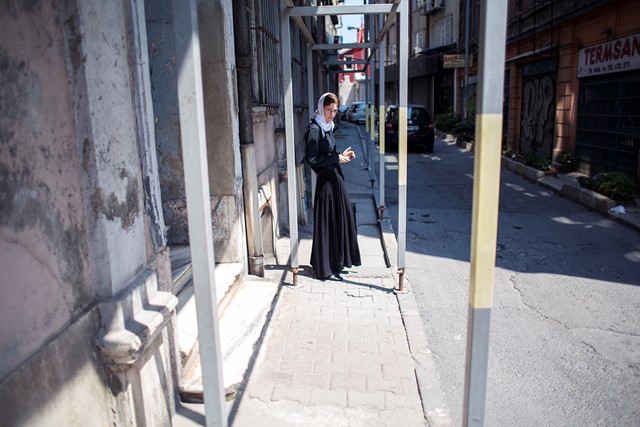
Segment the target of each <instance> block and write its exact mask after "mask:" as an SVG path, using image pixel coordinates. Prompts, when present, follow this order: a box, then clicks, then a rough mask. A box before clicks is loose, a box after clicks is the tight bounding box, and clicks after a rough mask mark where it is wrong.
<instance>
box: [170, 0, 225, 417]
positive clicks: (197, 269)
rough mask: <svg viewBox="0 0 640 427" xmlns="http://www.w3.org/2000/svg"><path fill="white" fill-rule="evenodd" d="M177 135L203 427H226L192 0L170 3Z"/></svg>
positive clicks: (205, 151) (196, 33) (196, 25)
mask: <svg viewBox="0 0 640 427" xmlns="http://www.w3.org/2000/svg"><path fill="white" fill-rule="evenodd" d="M173 25H174V36H175V47H176V52H180V53H183V56H182V58H181V59H180V61H178V65H179V67H180V69H179V71H178V101H179V109H180V135H181V138H182V144H181V145H182V156H183V159H184V180H185V190H186V196H187V218H188V221H189V246H190V247H191V266H192V269H193V287H194V292H195V299H196V316H197V322H198V342H199V345H200V358H201V359H202V364H201V367H202V385H203V389H204V410H205V417H206V425H207V426H208V427H213V426H223V427H224V426H226V425H227V416H226V412H227V411H226V406H225V396H224V382H223V378H222V352H221V347H220V333H219V330H218V325H219V323H218V307H217V303H216V301H217V299H216V286H215V262H214V260H215V257H214V253H213V230H212V229H211V203H210V198H209V197H210V191H209V167H208V165H207V144H206V134H205V127H204V99H203V94H202V74H201V73H202V71H201V70H202V66H201V63H200V40H199V37H198V17H197V8H196V0H190V1H180V0H174V1H173Z"/></svg>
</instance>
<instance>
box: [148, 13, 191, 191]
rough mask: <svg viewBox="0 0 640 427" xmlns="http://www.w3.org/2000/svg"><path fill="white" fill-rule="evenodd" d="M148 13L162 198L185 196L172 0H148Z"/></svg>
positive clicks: (152, 91) (150, 64) (152, 87)
mask: <svg viewBox="0 0 640 427" xmlns="http://www.w3.org/2000/svg"><path fill="white" fill-rule="evenodd" d="M145 16H146V21H147V22H146V23H147V42H148V49H149V68H150V70H151V93H152V97H153V110H154V122H155V131H156V132H155V133H156V144H157V152H158V168H159V169H160V187H161V190H162V199H163V200H171V199H176V198H181V199H184V197H185V196H184V195H185V189H184V167H183V164H182V148H181V146H180V112H179V110H178V92H177V90H178V89H177V83H176V80H177V75H178V71H179V70H178V65H177V63H176V55H175V49H174V44H173V43H174V42H173V37H174V36H173V17H172V15H171V1H170V0H145Z"/></svg>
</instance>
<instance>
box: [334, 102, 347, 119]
mask: <svg viewBox="0 0 640 427" xmlns="http://www.w3.org/2000/svg"><path fill="white" fill-rule="evenodd" d="M347 111H349V107H347V106H346V105H341V106H340V107H338V114H336V118H337V119H338V120H339V121H342V120H347Z"/></svg>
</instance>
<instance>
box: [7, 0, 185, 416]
mask: <svg viewBox="0 0 640 427" xmlns="http://www.w3.org/2000/svg"><path fill="white" fill-rule="evenodd" d="M139 6H140V4H139V3H138V2H136V1H132V2H103V1H101V0H84V1H78V2H75V1H68V2H64V4H63V5H60V4H58V3H56V2H53V3H41V2H36V3H24V2H4V3H3V5H2V6H0V28H2V30H1V31H2V34H1V35H2V36H1V37H0V68H1V69H2V72H1V73H0V94H1V95H0V99H2V104H1V105H0V108H2V112H1V114H0V117H1V118H0V143H1V144H2V151H1V152H0V177H1V179H0V253H2V256H0V271H2V272H3V274H2V277H1V279H0V280H1V286H0V300H1V301H2V310H0V399H2V402H3V410H2V422H1V423H2V424H3V425H4V424H5V423H6V425H12V426H13V425H34V426H35V425H69V424H73V425H169V423H170V420H171V414H172V413H173V411H174V396H175V394H174V393H175V382H174V379H175V373H176V369H177V364H176V360H177V359H176V357H175V351H174V350H173V349H174V348H175V346H174V345H172V340H173V329H172V326H171V325H172V319H173V318H174V317H175V311H174V309H175V304H176V303H177V300H175V297H173V296H172V295H171V294H168V293H166V292H163V291H162V289H168V288H169V287H170V283H167V282H168V281H170V280H171V276H170V273H168V271H169V270H170V266H169V259H168V254H167V250H166V248H165V247H163V246H158V243H159V242H162V239H161V238H160V239H158V238H157V237H158V236H155V237H152V231H151V227H152V225H153V224H156V225H157V224H158V221H161V218H160V217H154V218H150V217H149V216H148V215H149V213H150V212H152V211H156V212H157V211H158V208H159V207H158V206H149V205H148V204H149V203H153V200H154V199H153V197H150V198H145V191H147V194H150V193H149V191H150V190H151V189H150V187H149V186H150V183H151V182H152V179H150V175H157V170H154V162H153V159H152V156H148V155H147V154H148V153H142V152H141V151H143V150H144V149H145V148H144V147H147V146H149V141H148V140H145V141H143V140H141V138H142V137H143V135H145V133H144V132H141V131H140V130H141V128H142V124H143V123H142V120H145V117H144V113H143V112H144V111H149V109H148V108H147V107H149V106H148V105H143V104H145V103H146V102H147V100H146V98H145V96H144V94H143V92H144V89H143V88H141V87H139V85H140V84H141V83H140V82H141V81H148V75H143V74H144V73H145V71H144V70H145V68H144V67H142V68H141V67H139V65H140V64H139V63H138V62H137V61H139V60H140V58H142V57H143V56H140V55H138V53H139V52H136V46H138V45H139V44H140V40H141V37H140V36H141V34H140V28H141V27H142V28H144V20H143V19H144V17H143V16H141V15H140V11H141V8H140V7H139ZM141 73H142V75H141ZM147 73H148V71H147ZM147 137H148V134H147ZM143 165H144V167H143Z"/></svg>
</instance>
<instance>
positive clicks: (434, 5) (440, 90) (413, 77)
mask: <svg viewBox="0 0 640 427" xmlns="http://www.w3.org/2000/svg"><path fill="white" fill-rule="evenodd" d="M459 13H460V10H459V0H412V1H411V2H410V3H409V34H410V40H409V42H408V44H409V64H408V74H409V82H408V84H409V86H408V94H409V100H408V102H409V103H410V104H421V105H424V106H426V107H427V108H428V109H429V111H430V112H431V114H432V116H434V115H436V114H441V113H448V112H454V111H456V109H457V104H456V103H457V102H458V98H457V97H458V96H459V93H458V79H459V76H458V75H457V74H456V72H455V68H452V67H449V66H447V64H446V63H445V56H446V55H448V54H454V53H456V52H457V49H458V46H457V43H458V40H459V39H458V35H459V34H458V33H459ZM399 34H400V28H399V26H398V25H397V22H396V23H395V24H394V25H393V26H392V28H391V29H390V30H389V33H388V37H387V38H386V41H385V46H384V48H385V49H386V51H385V52H386V64H385V67H386V68H385V94H386V96H385V97H386V98H387V99H386V104H387V105H390V104H395V103H397V102H398V78H399V76H398V70H399V66H398V57H399V56H398V54H399V52H398V49H399Z"/></svg>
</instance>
